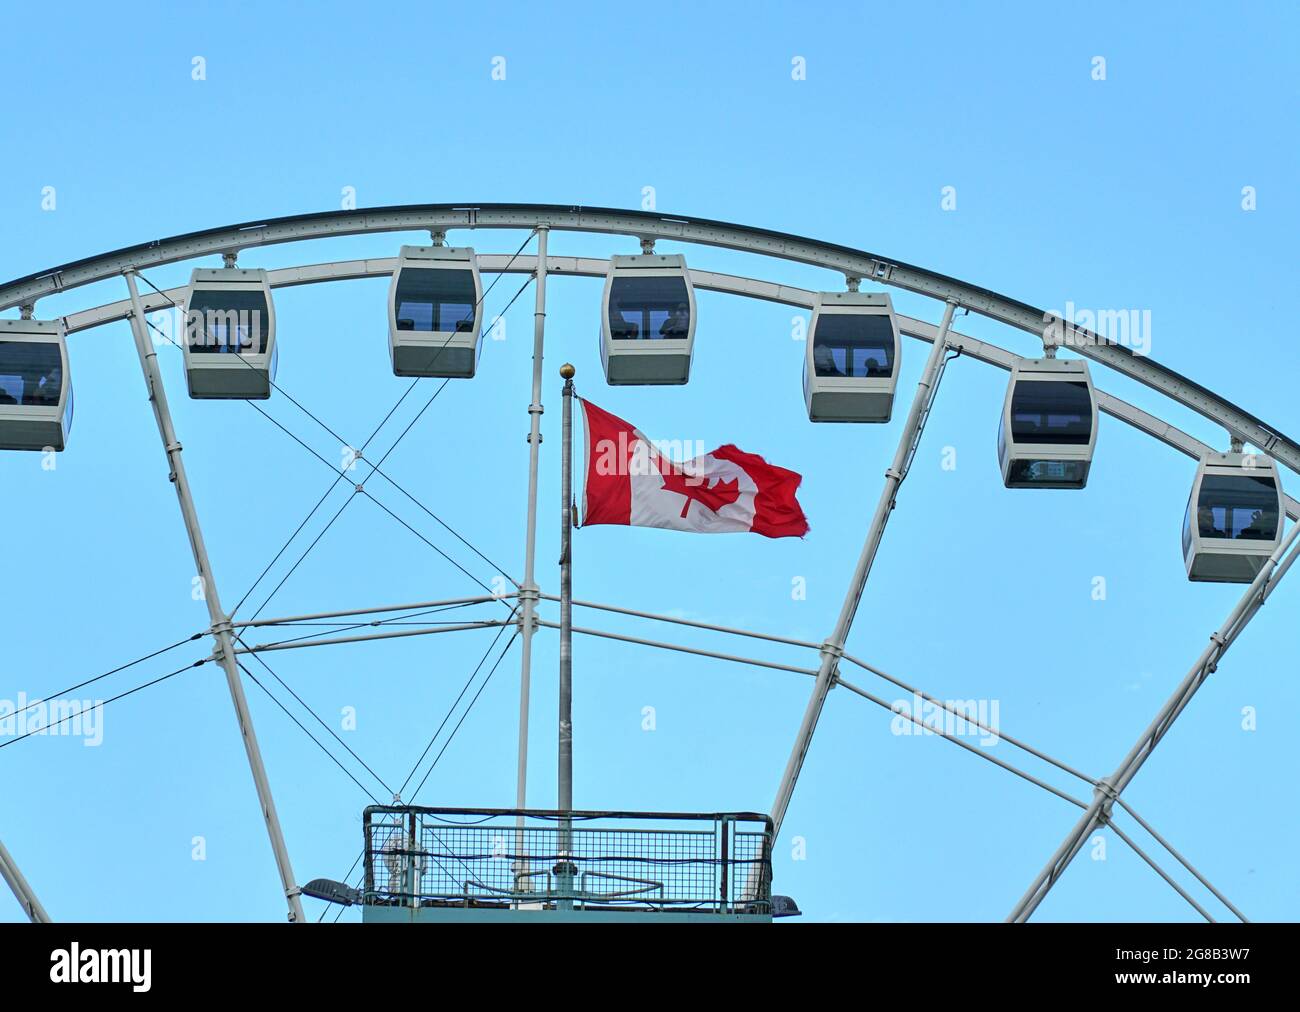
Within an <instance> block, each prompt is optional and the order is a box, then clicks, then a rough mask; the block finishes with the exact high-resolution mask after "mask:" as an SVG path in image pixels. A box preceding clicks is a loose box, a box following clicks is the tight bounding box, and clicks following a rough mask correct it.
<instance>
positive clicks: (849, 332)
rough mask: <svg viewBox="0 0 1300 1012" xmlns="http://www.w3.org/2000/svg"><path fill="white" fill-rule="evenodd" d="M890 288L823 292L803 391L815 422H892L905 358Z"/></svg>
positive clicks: (809, 343) (811, 333)
mask: <svg viewBox="0 0 1300 1012" xmlns="http://www.w3.org/2000/svg"><path fill="white" fill-rule="evenodd" d="M900 351H901V348H900V343H899V339H898V320H897V318H896V317H895V316H894V305H893V301H892V300H891V299H890V297H889V295H888V293H884V292H882V293H875V292H872V293H868V292H823V293H821V294H819V295H818V296H817V303H816V305H815V306H814V307H813V314H812V322H811V323H810V324H809V328H808V340H807V353H806V356H805V358H804V372H803V394H804V402H805V404H806V405H807V407H808V417H809V419H810V420H812V421H814V422H887V421H889V419H890V416H891V415H892V414H893V411H894V388H895V387H896V386H897V384H898V368H899V361H900Z"/></svg>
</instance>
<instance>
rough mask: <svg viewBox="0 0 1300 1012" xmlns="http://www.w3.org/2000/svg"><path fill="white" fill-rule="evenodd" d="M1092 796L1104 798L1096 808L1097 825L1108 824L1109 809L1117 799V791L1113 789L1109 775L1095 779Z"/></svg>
mask: <svg viewBox="0 0 1300 1012" xmlns="http://www.w3.org/2000/svg"><path fill="white" fill-rule="evenodd" d="M1092 793H1093V797H1094V798H1097V797H1103V798H1105V800H1104V801H1103V802H1102V803H1101V807H1100V808H1098V809H1097V822H1098V824H1099V825H1102V826H1108V825H1110V816H1111V810H1112V809H1113V808H1114V807H1115V802H1116V801H1118V800H1119V791H1117V790H1115V785H1114V783H1112V782H1111V779H1110V777H1102V778H1101V779H1100V780H1098V781H1097V786H1096V788H1095V789H1094V790H1093V792H1092Z"/></svg>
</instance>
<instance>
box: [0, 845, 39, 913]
mask: <svg viewBox="0 0 1300 1012" xmlns="http://www.w3.org/2000/svg"><path fill="white" fill-rule="evenodd" d="M0 878H3V879H4V880H5V882H6V883H7V884H8V886H9V888H10V889H12V890H13V893H14V896H16V897H17V898H18V902H19V903H20V904H21V905H22V908H23V913H25V914H26V915H27V917H28V919H30V920H31V922H32V923H33V924H48V923H49V920H50V915H49V914H47V913H46V912H45V908H44V907H43V906H41V901H40V900H38V899H37V898H36V893H34V892H33V891H32V887H31V886H30V885H28V884H27V879H25V878H24V877H23V873H22V872H21V871H19V870H18V865H17V864H16V863H15V862H14V859H13V855H12V854H10V853H9V851H8V850H7V849H5V845H4V843H3V841H0Z"/></svg>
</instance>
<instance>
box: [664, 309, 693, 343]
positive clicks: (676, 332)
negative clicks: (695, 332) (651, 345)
mask: <svg viewBox="0 0 1300 1012" xmlns="http://www.w3.org/2000/svg"><path fill="white" fill-rule="evenodd" d="M690 328H691V313H690V309H689V308H688V307H687V305H686V303H684V302H679V303H677V308H676V309H674V310H673V311H672V313H671V315H670V316H669V317H668V319H666V320H664V322H663V326H661V327H660V328H659V336H660V337H662V338H664V339H666V340H670V341H681V340H685V338H686V335H687V334H688V333H689V332H690Z"/></svg>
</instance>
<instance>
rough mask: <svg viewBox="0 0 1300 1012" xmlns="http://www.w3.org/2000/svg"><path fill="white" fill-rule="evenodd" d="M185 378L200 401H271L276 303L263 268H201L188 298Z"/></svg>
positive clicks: (186, 308)
mask: <svg viewBox="0 0 1300 1012" xmlns="http://www.w3.org/2000/svg"><path fill="white" fill-rule="evenodd" d="M182 347H183V348H184V350H185V378H186V382H187V383H188V384H189V390H190V396H191V397H193V398H196V399H200V400H209V399H212V400H266V399H267V398H268V397H270V396H271V384H272V383H273V382H274V381H275V367H276V348H275V303H274V301H273V300H272V298H271V284H270V280H269V279H268V277H267V273H266V271H264V270H256V269H244V268H242V267H223V268H218V269H216V270H208V269H203V268H200V269H198V270H196V271H194V273H193V274H191V275H190V290H189V295H188V297H187V298H186V300H185V341H184V343H183V344H182Z"/></svg>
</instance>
